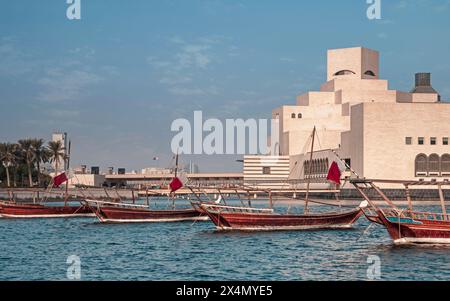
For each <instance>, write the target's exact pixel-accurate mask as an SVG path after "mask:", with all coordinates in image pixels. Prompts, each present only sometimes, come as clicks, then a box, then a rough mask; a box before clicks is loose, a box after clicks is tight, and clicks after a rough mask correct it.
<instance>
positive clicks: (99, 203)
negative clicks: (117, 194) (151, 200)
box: [86, 200, 148, 208]
mask: <svg viewBox="0 0 450 301" xmlns="http://www.w3.org/2000/svg"><path fill="white" fill-rule="evenodd" d="M86 202H87V203H93V204H98V205H112V206H117V207H130V208H148V206H146V205H138V204H126V203H115V202H105V201H97V200H86Z"/></svg>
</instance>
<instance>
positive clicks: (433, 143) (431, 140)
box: [430, 137, 437, 145]
mask: <svg viewBox="0 0 450 301" xmlns="http://www.w3.org/2000/svg"><path fill="white" fill-rule="evenodd" d="M436 142H437V139H436V137H431V138H430V144H431V145H436Z"/></svg>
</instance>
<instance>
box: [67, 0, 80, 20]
mask: <svg viewBox="0 0 450 301" xmlns="http://www.w3.org/2000/svg"><path fill="white" fill-rule="evenodd" d="M66 3H67V4H68V5H69V6H68V7H67V10H66V16H67V19H69V20H81V0H66Z"/></svg>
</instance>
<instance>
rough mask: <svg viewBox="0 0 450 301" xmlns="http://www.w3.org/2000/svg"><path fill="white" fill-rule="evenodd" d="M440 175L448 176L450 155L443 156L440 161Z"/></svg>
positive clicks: (449, 173)
mask: <svg viewBox="0 0 450 301" xmlns="http://www.w3.org/2000/svg"><path fill="white" fill-rule="evenodd" d="M441 173H442V176H450V155H449V154H445V155H443V156H442V159H441Z"/></svg>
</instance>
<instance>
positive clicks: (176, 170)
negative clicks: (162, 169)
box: [175, 151, 178, 178]
mask: <svg viewBox="0 0 450 301" xmlns="http://www.w3.org/2000/svg"><path fill="white" fill-rule="evenodd" d="M177 174H178V151H177V155H176V156H175V178H176V177H177Z"/></svg>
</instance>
